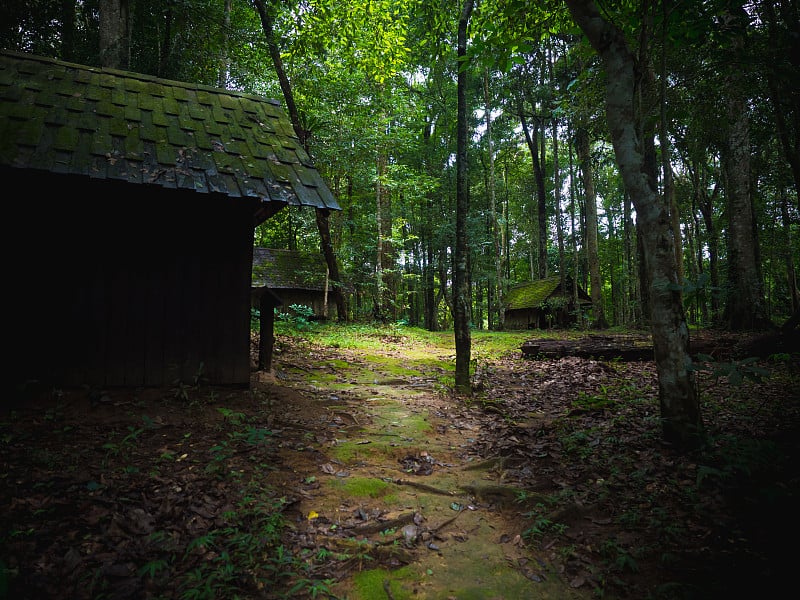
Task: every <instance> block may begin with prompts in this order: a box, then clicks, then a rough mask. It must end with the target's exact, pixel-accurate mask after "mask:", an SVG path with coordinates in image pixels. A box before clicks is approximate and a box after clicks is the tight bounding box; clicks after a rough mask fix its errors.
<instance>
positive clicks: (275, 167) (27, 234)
mask: <svg viewBox="0 0 800 600" xmlns="http://www.w3.org/2000/svg"><path fill="white" fill-rule="evenodd" d="M0 175H2V178H3V184H4V189H5V190H6V192H5V194H4V196H5V198H6V201H7V207H6V208H7V210H8V212H7V215H8V216H7V220H6V223H7V227H6V229H7V232H6V235H5V236H4V244H5V248H6V249H5V252H4V255H5V261H6V264H7V267H6V269H7V270H6V275H5V281H6V308H5V311H6V315H7V318H8V321H9V326H8V327H7V336H6V338H5V341H6V346H7V348H8V349H9V353H8V354H9V356H10V357H9V358H8V359H7V360H8V362H9V363H10V365H9V366H10V372H11V373H12V379H13V381H12V383H13V384H14V385H17V384H25V383H26V382H29V381H38V382H43V383H45V384H46V385H53V386H77V385H90V386H161V385H174V384H175V383H176V382H179V381H183V382H192V381H194V380H196V378H198V377H200V378H202V379H203V380H205V381H207V382H208V383H211V384H221V385H228V384H232V385H242V386H247V385H249V382H250V291H251V286H250V284H251V267H252V257H253V229H254V227H255V226H256V225H257V224H259V223H261V222H263V221H264V220H265V219H267V218H269V217H271V216H272V215H273V214H274V213H275V212H276V211H278V210H280V209H281V208H283V207H285V206H286V205H288V204H293V205H305V206H310V207H314V208H316V209H322V210H329V209H338V208H339V207H338V205H337V203H336V200H335V198H334V197H333V195H332V194H331V192H330V190H329V189H328V188H327V186H326V185H325V183H324V182H323V180H322V178H321V177H320V175H319V173H318V172H317V171H316V170H315V169H314V167H313V165H312V164H311V162H310V160H309V157H308V155H307V154H306V153H305V151H304V150H303V148H302V146H301V145H300V144H299V143H298V140H297V139H296V137H295V135H294V131H293V129H292V125H291V123H290V122H289V120H288V119H287V117H286V115H285V114H284V112H283V111H282V110H281V107H280V104H279V103H278V102H277V101H274V100H267V99H264V98H261V97H257V96H253V95H248V94H243V93H238V92H231V91H226V90H222V89H216V88H212V87H207V86H202V85H195V84H188V83H181V82H176V81H167V80H163V79H158V78H155V77H150V76H146V75H141V74H137V73H130V72H125V71H119V70H113V69H105V68H95V67H88V66H84V65H77V64H72V63H66V62H62V61H57V60H52V59H49V58H44V57H39V56H31V55H26V54H19V53H13V52H5V51H4V52H1V53H0ZM11 190H13V191H11ZM12 215H13V216H12Z"/></svg>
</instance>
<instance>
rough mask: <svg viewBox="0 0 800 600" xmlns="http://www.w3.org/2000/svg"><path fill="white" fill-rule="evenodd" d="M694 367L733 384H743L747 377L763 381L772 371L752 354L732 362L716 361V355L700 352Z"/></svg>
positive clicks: (759, 381) (715, 378)
mask: <svg viewBox="0 0 800 600" xmlns="http://www.w3.org/2000/svg"><path fill="white" fill-rule="evenodd" d="M697 360H698V361H699V362H697V363H695V364H694V366H693V368H694V370H695V371H703V372H706V373H709V374H710V375H711V377H713V378H714V380H715V381H716V380H718V379H719V378H721V377H724V378H725V379H727V380H728V383H730V384H731V385H736V386H738V385H741V384H742V382H743V381H744V380H745V379H749V380H751V381H755V382H756V383H761V381H762V380H763V378H764V377H769V375H770V372H769V370H767V369H764V368H763V367H759V366H758V365H757V364H756V363H757V362H758V360H759V358H758V357H757V356H750V357H747V358H743V359H741V360H733V361H730V362H723V361H715V360H714V357H712V356H709V355H708V354H698V355H697Z"/></svg>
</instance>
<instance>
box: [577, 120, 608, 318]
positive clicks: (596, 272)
mask: <svg viewBox="0 0 800 600" xmlns="http://www.w3.org/2000/svg"><path fill="white" fill-rule="evenodd" d="M575 149H576V152H577V153H578V164H579V165H580V168H581V175H582V180H583V194H584V198H585V201H586V257H587V259H588V261H589V283H590V286H589V296H590V297H591V298H592V313H593V319H592V328H594V329H607V328H608V321H607V320H606V313H605V308H604V307H603V282H602V279H601V278H600V253H599V247H598V242H597V195H596V194H595V191H594V177H593V175H592V155H591V149H590V145H589V132H588V131H586V129H585V128H584V127H578V129H577V130H576V131H575Z"/></svg>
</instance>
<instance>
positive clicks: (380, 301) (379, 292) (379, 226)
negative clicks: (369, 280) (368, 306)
mask: <svg viewBox="0 0 800 600" xmlns="http://www.w3.org/2000/svg"><path fill="white" fill-rule="evenodd" d="M385 160H386V157H385V155H384V154H383V153H381V152H379V153H378V159H377V163H376V165H375V173H376V177H375V223H376V232H375V233H376V235H377V243H376V245H375V303H374V306H375V307H374V309H373V316H374V317H375V319H376V320H377V321H380V322H385V321H386V306H384V300H385V299H386V282H385V281H384V277H383V265H384V263H385V255H386V253H385V252H384V248H383V244H384V239H383V231H384V229H385V227H384V224H383V222H384V214H383V198H384V191H385V190H384V188H383V177H384V174H385V172H386V163H385Z"/></svg>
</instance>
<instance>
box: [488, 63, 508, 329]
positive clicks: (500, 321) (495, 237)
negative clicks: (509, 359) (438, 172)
mask: <svg viewBox="0 0 800 600" xmlns="http://www.w3.org/2000/svg"><path fill="white" fill-rule="evenodd" d="M489 100H490V95H489V73H488V71H486V70H484V72H483V103H484V106H485V109H484V110H485V111H486V115H485V119H486V140H487V146H486V147H487V151H488V153H489V181H488V190H489V212H490V214H491V219H492V227H491V229H492V241H493V242H494V271H495V288H494V297H495V307H496V314H497V329H499V330H501V331H502V330H503V329H504V327H505V310H503V300H504V289H503V286H504V282H503V241H502V235H503V234H502V229H501V227H500V219H498V218H497V194H496V189H495V177H496V175H495V167H494V145H493V144H492V108H491V105H490V102H489ZM490 290H491V288H490ZM491 297H492V293H491V291H490V293H489V298H490V299H491ZM489 311H490V315H491V312H492V311H491V307H490V309H489ZM491 320H492V319H491V316H490V317H489V321H491Z"/></svg>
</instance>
